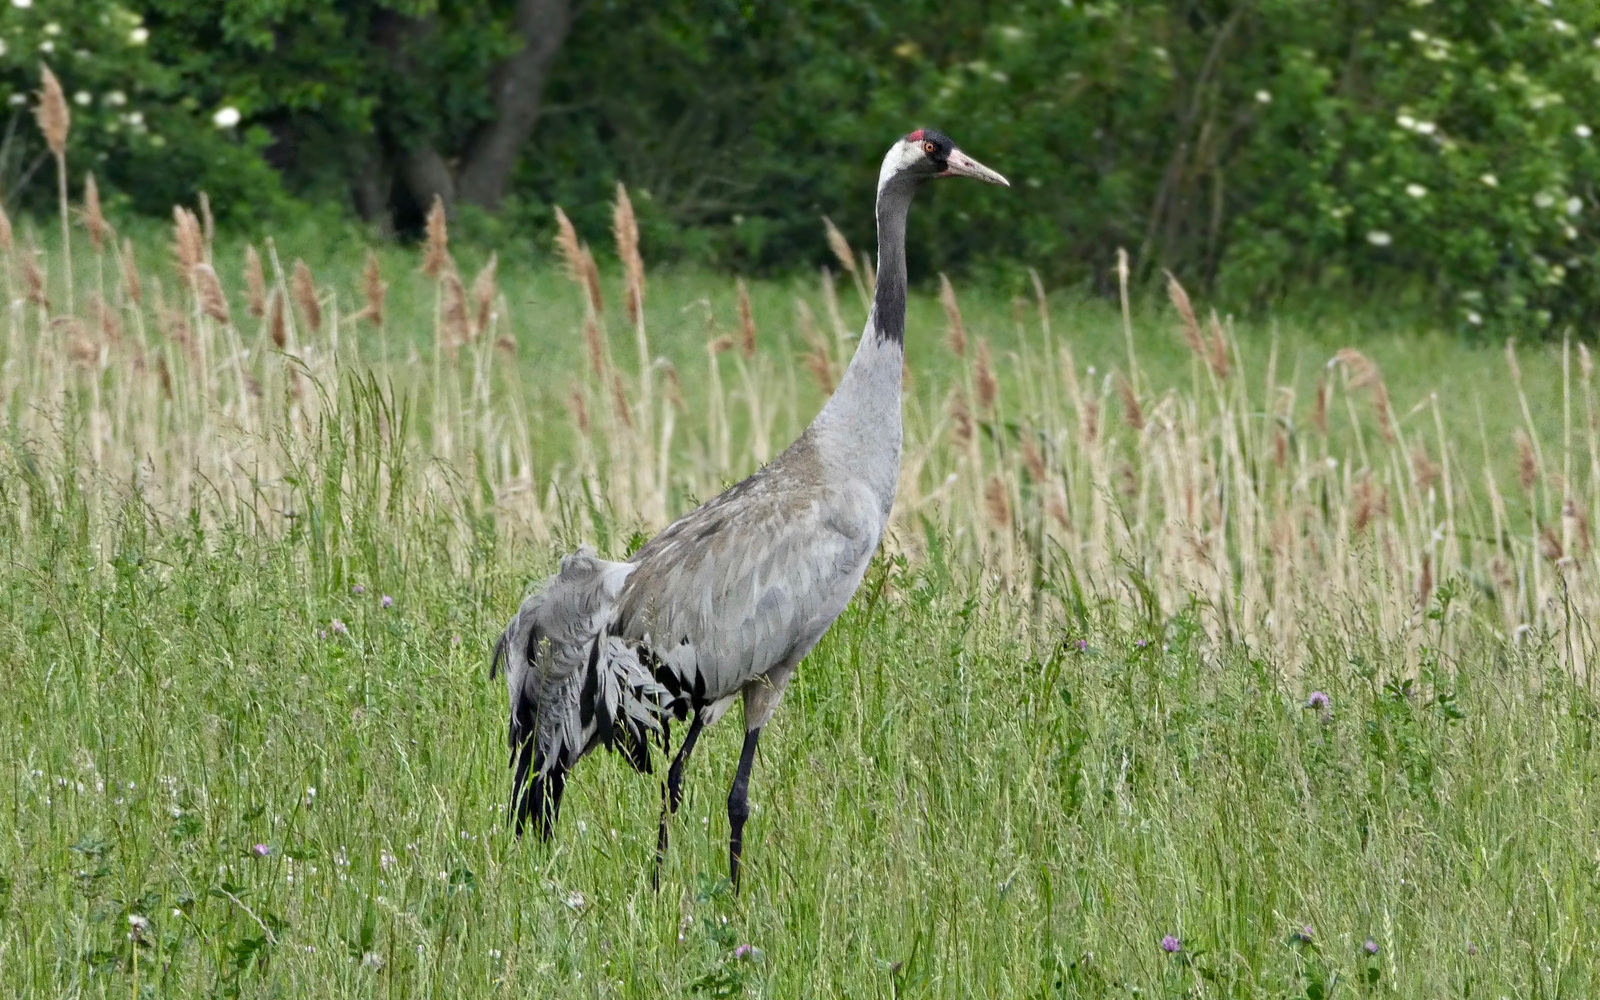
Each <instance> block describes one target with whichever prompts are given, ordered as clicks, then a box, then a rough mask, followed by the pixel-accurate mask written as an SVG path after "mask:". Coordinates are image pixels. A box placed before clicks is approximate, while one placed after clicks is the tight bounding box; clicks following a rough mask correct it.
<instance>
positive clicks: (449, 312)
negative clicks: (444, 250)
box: [439, 268, 472, 352]
mask: <svg viewBox="0 0 1600 1000" xmlns="http://www.w3.org/2000/svg"><path fill="white" fill-rule="evenodd" d="M439 292H440V321H441V323H442V329H441V330H440V336H439V340H440V343H442V344H443V345H444V347H445V349H446V350H449V351H452V352H454V351H455V349H456V348H458V347H460V346H461V345H462V344H465V343H466V342H467V341H469V340H471V339H472V317H471V315H470V314H469V312H468V309H467V290H466V288H465V287H464V286H463V285H462V284H461V277H460V275H458V274H456V271H455V268H448V269H446V270H445V271H444V272H442V277H441V278H440V281H439Z"/></svg>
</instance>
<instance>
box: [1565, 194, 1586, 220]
mask: <svg viewBox="0 0 1600 1000" xmlns="http://www.w3.org/2000/svg"><path fill="white" fill-rule="evenodd" d="M1582 214H1583V199H1582V198H1579V197H1577V196H1576V195H1574V196H1573V197H1571V198H1568V199H1567V215H1569V216H1571V217H1572V218H1574V219H1575V218H1577V217H1578V216H1579V215H1582Z"/></svg>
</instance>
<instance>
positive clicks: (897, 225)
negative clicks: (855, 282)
mask: <svg viewBox="0 0 1600 1000" xmlns="http://www.w3.org/2000/svg"><path fill="white" fill-rule="evenodd" d="M916 193H917V183H916V181H914V180H912V179H910V178H896V179H894V180H891V181H890V182H889V183H887V184H885V185H884V186H883V188H882V189H881V190H880V191H879V192H878V281H877V290H876V291H875V292H874V293H873V297H872V326H873V328H874V329H875V330H876V331H877V336H878V339H879V340H887V341H892V342H894V343H896V344H904V343H905V339H906V215H907V213H908V212H909V211H910V210H911V199H912V197H913V196H914V195H915V194H916Z"/></svg>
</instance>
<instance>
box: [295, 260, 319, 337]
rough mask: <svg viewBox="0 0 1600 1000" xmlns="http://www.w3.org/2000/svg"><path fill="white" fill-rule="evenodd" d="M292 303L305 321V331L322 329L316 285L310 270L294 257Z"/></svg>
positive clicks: (312, 331) (311, 331) (304, 263)
mask: <svg viewBox="0 0 1600 1000" xmlns="http://www.w3.org/2000/svg"><path fill="white" fill-rule="evenodd" d="M294 303H295V305H297V306H299V307H300V315H301V316H302V317H304V319H305V321H306V330H307V332H309V333H313V334H314V333H317V332H318V331H320V330H321V329H322V303H321V302H319V301H318V300H317V283H316V281H315V280H313V279H312V277H311V268H309V267H307V266H306V262H305V261H303V260H301V259H300V258H298V257H296V258H295V261H294Z"/></svg>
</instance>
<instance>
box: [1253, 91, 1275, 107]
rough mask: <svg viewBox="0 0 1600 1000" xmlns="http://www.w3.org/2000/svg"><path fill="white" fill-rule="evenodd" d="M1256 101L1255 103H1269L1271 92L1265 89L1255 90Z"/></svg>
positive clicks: (1270, 101)
mask: <svg viewBox="0 0 1600 1000" xmlns="http://www.w3.org/2000/svg"><path fill="white" fill-rule="evenodd" d="M1256 103H1257V104H1271V103H1272V94H1271V92H1269V91H1265V90H1258V91H1256Z"/></svg>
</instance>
